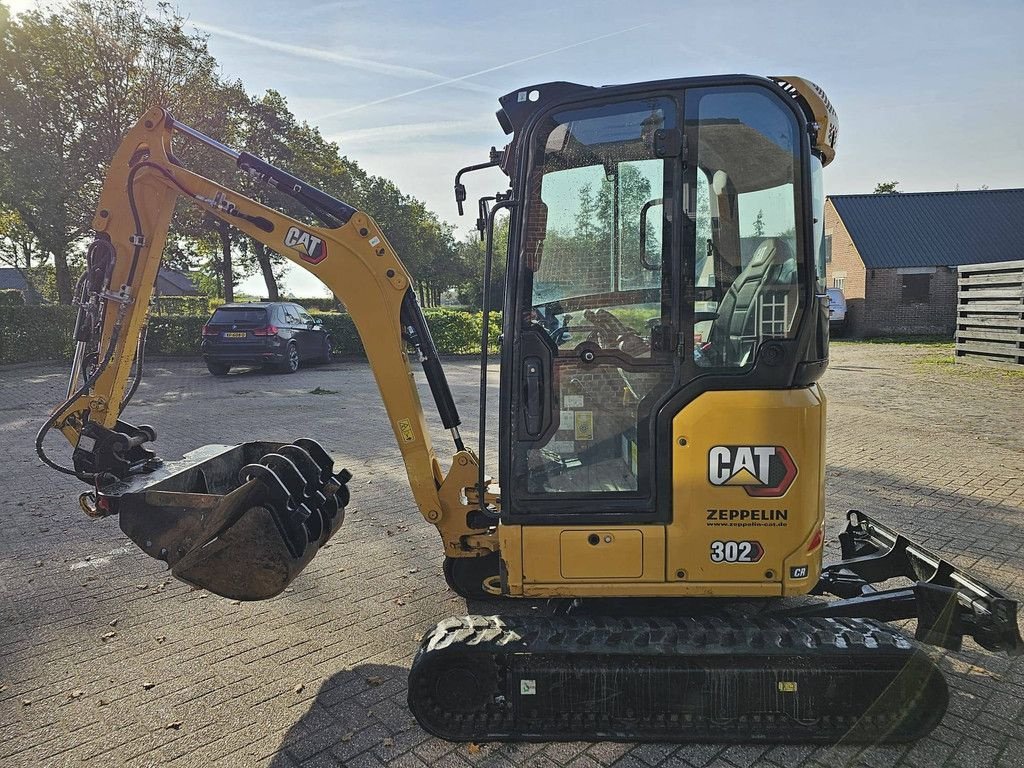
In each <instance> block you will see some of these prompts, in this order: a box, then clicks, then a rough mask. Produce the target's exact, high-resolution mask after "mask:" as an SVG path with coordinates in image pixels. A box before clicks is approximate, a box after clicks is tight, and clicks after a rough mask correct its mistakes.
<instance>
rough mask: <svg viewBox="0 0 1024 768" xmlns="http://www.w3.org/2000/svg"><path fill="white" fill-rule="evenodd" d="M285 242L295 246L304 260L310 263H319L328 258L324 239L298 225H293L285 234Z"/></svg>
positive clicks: (289, 245) (292, 246)
mask: <svg viewBox="0 0 1024 768" xmlns="http://www.w3.org/2000/svg"><path fill="white" fill-rule="evenodd" d="M284 244H285V245H287V246H288V247H289V248H294V249H295V250H296V251H298V252H299V253H300V254H301V258H302V260H303V261H308V262H309V263H310V264H319V263H320V262H321V261H323V260H324V259H326V258H327V246H326V245H324V241H323V240H321V239H320V238H319V237H317V236H316V235H313V234H310V233H309V232H303V231H302V230H301V229H299V228H298V227H291V228H289V229H288V233H287V234H286V235H285V236H284Z"/></svg>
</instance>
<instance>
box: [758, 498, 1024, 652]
mask: <svg viewBox="0 0 1024 768" xmlns="http://www.w3.org/2000/svg"><path fill="white" fill-rule="evenodd" d="M847 519H848V524H847V527H846V530H845V531H844V532H843V533H841V534H839V541H840V543H841V545H842V551H843V559H842V560H840V561H839V562H837V563H833V564H831V565H828V566H826V567H825V568H824V569H823V570H822V572H821V580H820V581H819V582H818V584H817V586H816V587H815V588H814V590H813V592H812V594H818V595H824V594H832V595H835V596H837V597H838V598H840V599H839V600H829V601H827V602H819V603H812V604H810V605H803V606H799V607H796V608H787V609H783V610H780V611H777V612H776V614H777V615H779V616H793V617H797V616H799V617H805V618H806V617H811V616H830V617H836V618H838V617H841V616H857V617H860V618H867V617H870V618H874V619H881V620H882V621H897V620H900V619H916V620H917V631H916V638H917V640H919V641H921V642H923V643H930V644H932V645H937V646H940V647H942V648H948V649H950V650H953V651H959V650H960V648H961V645H962V644H963V638H964V635H967V636H969V637H972V638H973V639H974V641H975V642H976V643H978V645H980V646H981V647H982V648H986V649H987V650H990V651H994V652H1000V651H1003V652H1005V653H1006V654H1008V655H1010V656H1019V655H1021V654H1022V653H1024V640H1021V635H1020V628H1019V627H1018V625H1017V601H1016V600H1012V599H1011V598H1009V597H1007V596H1006V595H1004V594H1002V593H1001V592H999V591H998V590H996V589H995V588H994V587H992V586H990V585H989V584H986V583H985V582H984V581H982V580H981V579H979V578H977V577H976V576H973V575H971V574H969V573H967V572H965V571H963V570H962V569H960V568H958V567H956V566H955V565H953V564H952V563H950V562H949V561H948V560H944V559H943V558H941V557H940V556H939V555H937V554H935V553H934V552H931V551H930V550H928V549H926V548H925V547H923V546H921V545H920V544H917V543H915V542H913V541H911V540H910V539H909V538H907V537H906V536H904V535H903V534H901V533H899V532H897V531H894V530H893V529H891V528H889V527H887V526H885V525H883V524H882V523H880V522H879V521H877V520H874V519H872V518H871V517H869V516H868V515H866V514H864V513H863V512H859V511H857V510H850V511H849V512H848V513H847ZM898 579H903V580H905V581H904V583H903V584H902V585H894V586H891V587H889V588H888V589H879V588H877V587H876V586H875V585H876V584H880V583H883V582H885V583H886V584H887V585H888V584H891V583H892V582H894V581H896V580H898ZM908 582H909V583H908Z"/></svg>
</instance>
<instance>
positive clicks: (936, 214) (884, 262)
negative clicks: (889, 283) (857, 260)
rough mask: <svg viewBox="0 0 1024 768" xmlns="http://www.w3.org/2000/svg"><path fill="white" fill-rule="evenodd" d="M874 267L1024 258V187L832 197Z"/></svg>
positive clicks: (865, 264) (858, 249) (840, 214)
mask: <svg viewBox="0 0 1024 768" xmlns="http://www.w3.org/2000/svg"><path fill="white" fill-rule="evenodd" d="M829 200H831V201H832V204H833V205H835V208H836V211H837V212H838V213H839V216H840V218H841V219H842V220H843V224H845V225H846V229H847V230H848V231H849V233H850V236H851V237H852V238H853V242H854V245H856V246H857V251H858V253H860V256H861V259H863V260H864V266H866V267H868V268H869V269H872V268H876V269H891V268H893V267H939V266H943V267H953V266H959V265H961V264H988V263H991V262H994V261H1014V260H1018V259H1021V258H1024V189H984V190H979V191H976V192H901V193H894V194H885V195H830V196H829Z"/></svg>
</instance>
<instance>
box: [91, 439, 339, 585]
mask: <svg viewBox="0 0 1024 768" xmlns="http://www.w3.org/2000/svg"><path fill="white" fill-rule="evenodd" d="M350 477H351V475H350V474H349V472H348V471H347V470H344V469H343V470H341V471H340V472H337V473H336V472H335V471H334V463H333V461H332V460H331V458H330V456H328V454H327V452H326V451H324V449H323V448H322V447H321V446H320V445H319V444H318V443H316V442H315V441H313V440H305V439H302V440H296V441H295V442H294V443H291V444H288V443H269V442H251V443H242V444H241V445H236V446H225V445H207V446H203V447H202V448H197V449H196V450H194V451H191V452H190V453H187V454H186V455H185V457H184V458H183V459H182V460H181V461H176V462H167V463H165V464H163V465H162V466H161V467H159V468H158V469H156V470H155V471H154V472H152V473H150V474H147V475H134V476H131V477H129V478H127V479H126V480H123V481H121V482H118V483H115V484H113V485H110V486H107V487H104V488H102V489H100V493H99V499H98V504H97V507H98V509H99V510H101V511H102V512H104V513H106V514H117V515H118V516H119V519H120V525H121V530H123V531H124V532H125V533H126V534H127V535H128V537H129V538H130V539H131V540H132V541H134V542H135V543H136V544H137V545H138V546H139V547H141V548H142V550H143V551H144V552H146V554H148V555H150V556H151V557H154V558H156V559H158V560H163V561H165V562H166V563H167V564H168V566H170V569H171V574H172V575H174V576H175V577H176V578H178V579H181V580H182V581H184V582H187V583H189V584H192V585H194V586H197V587H201V588H203V589H207V590H209V591H211V592H214V593H216V594H218V595H223V596H224V597H230V598H233V599H236V600H264V599H266V598H269V597H274V596H275V595H278V594H280V593H281V591H282V590H284V588H285V587H287V586H288V585H289V584H290V583H291V582H292V580H293V579H295V577H296V576H298V575H299V573H301V572H302V569H303V568H305V567H306V565H307V564H308V563H309V561H310V560H312V559H313V556H314V555H315V554H316V553H317V551H318V550H319V548H320V547H321V546H323V545H324V544H325V543H326V542H327V540H328V539H330V538H331V536H333V535H334V533H335V532H336V531H337V530H338V528H339V527H340V526H341V523H342V521H343V520H344V519H345V506H346V505H347V504H348V487H347V483H348V480H349V479H350Z"/></svg>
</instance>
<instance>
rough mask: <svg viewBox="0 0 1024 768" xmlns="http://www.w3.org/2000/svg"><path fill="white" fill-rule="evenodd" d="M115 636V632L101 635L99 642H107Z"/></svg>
mask: <svg viewBox="0 0 1024 768" xmlns="http://www.w3.org/2000/svg"><path fill="white" fill-rule="evenodd" d="M116 635H117V632H107V633H106V634H105V635H102V636H101V637H100V640H102V641H103V642H106V641H107V640H109V639H110V638H112V637H115V636H116Z"/></svg>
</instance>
